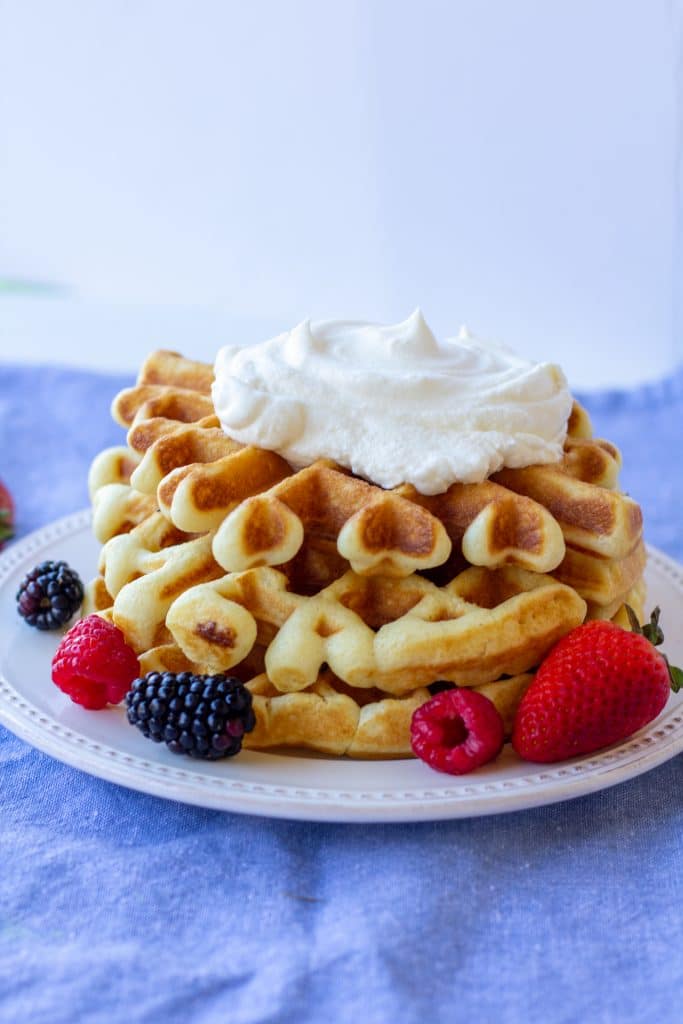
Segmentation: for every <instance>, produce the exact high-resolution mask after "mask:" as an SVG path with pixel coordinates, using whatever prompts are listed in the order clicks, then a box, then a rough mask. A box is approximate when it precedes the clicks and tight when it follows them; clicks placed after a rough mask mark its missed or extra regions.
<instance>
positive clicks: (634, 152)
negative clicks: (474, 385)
mask: <svg viewBox="0 0 683 1024" xmlns="http://www.w3.org/2000/svg"><path fill="white" fill-rule="evenodd" d="M0 9H1V14H2V29H1V34H0V136H1V137H2V147H3V148H2V160H1V162H0V204H1V205H0V277H4V278H5V279H22V278H26V279H31V280H35V279H39V280H45V281H50V282H56V283H58V284H60V285H63V286H65V288H66V292H65V293H64V296H62V297H59V298H57V297H51V298H47V297H44V298H41V299H36V298H35V297H33V296H31V297H25V296H24V297H17V296H7V295H5V296H4V297H2V298H0V355H2V356H3V357H5V358H8V357H9V358H27V359H50V360H53V361H54V360H78V361H81V362H83V363H87V364H98V365H103V366H107V367H110V368H119V367H122V368H133V367H135V366H136V365H137V364H138V363H139V362H140V360H141V358H142V356H143V354H144V353H145V352H146V351H147V349H149V348H151V347H154V346H156V345H159V344H163V345H165V346H167V347H177V348H181V349H182V350H183V351H185V352H186V353H188V354H195V355H197V356H200V357H202V358H211V357H212V355H213V353H214V352H215V350H216V348H217V347H218V346H219V345H220V344H223V343H225V342H226V341H252V340H258V339H259V338H260V337H262V336H267V335H269V334H272V333H275V332H276V331H278V330H283V329H285V328H287V327H289V326H291V325H292V324H293V323H295V322H296V321H298V320H300V319H302V318H303V317H305V316H309V315H310V316H313V317H317V316H318V317H334V316H344V317H354V318H364V317H366V318H369V319H375V320H397V319H403V318H404V317H405V316H407V315H408V313H409V312H410V311H411V310H412V309H413V308H414V307H415V306H416V305H417V304H420V305H421V306H422V308H423V310H424V312H425V315H426V317H427V319H428V321H429V322H430V323H431V325H432V326H433V328H434V329H435V330H436V331H437V332H438V333H441V334H444V333H449V334H450V333H455V331H456V330H457V327H458V325H459V324H460V323H461V322H462V321H466V322H467V323H468V325H469V326H470V327H471V328H472V330H473V331H474V332H475V333H479V334H481V335H482V336H484V337H490V338H497V339H499V340H501V341H504V342H506V343H508V344H510V345H512V346H514V347H516V348H518V349H519V350H521V351H522V352H525V353H526V354H528V355H530V356H532V357H535V358H543V359H552V360H554V361H559V362H561V363H562V364H563V365H564V366H565V368H566V369H567V371H568V373H569V376H570V380H571V382H572V383H573V384H574V385H575V386H580V387H584V388H585V387H593V386H602V385H605V384H615V385H623V384H626V385H628V384H632V383H634V382H636V381H637V380H640V379H646V378H653V377H657V376H660V375H661V374H663V373H665V372H667V370H668V369H669V368H671V366H672V365H673V363H674V362H675V359H676V349H675V345H674V341H673V331H672V304H673V292H674V287H673V278H672V247H673V225H674V219H675V218H674V207H675V189H674V178H675V175H674V164H675V145H676V121H677V114H676V104H675V88H674V64H675V61H674V52H675V44H674V38H673V32H672V21H673V17H672V11H671V7H670V4H669V2H668V0H571V2H570V0H554V2H547V0H451V2H449V0H443V2H437V0H414V2H413V0H411V2H407V0H406V2H399V0H394V2H391V0H326V2H325V0H322V2H314V0H283V2H277V0H269V2H268V0H250V2H249V3H241V2H240V3H237V2H223V3H221V2H218V0H193V2H189V0H176V2H168V0H166V2H161V0H140V2H135V3H133V2H123V0H111V2H105V0H93V2H85V0H71V2H69V0H60V2H59V3H52V2H48V0H45V2H43V3H41V2H37V0H22V2H20V3H19V2H10V0H6V2H4V3H3V2H2V0H0Z"/></svg>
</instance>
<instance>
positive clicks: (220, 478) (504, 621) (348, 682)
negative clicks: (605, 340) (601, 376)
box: [84, 351, 646, 758]
mask: <svg viewBox="0 0 683 1024" xmlns="http://www.w3.org/2000/svg"><path fill="white" fill-rule="evenodd" d="M211 383H212V369H211V367H210V366H207V365H204V364H202V363H197V362H193V361H191V360H188V359H184V358H183V357H181V356H179V355H177V354H175V353H171V352H164V351H161V352H155V353H153V354H152V355H151V356H150V357H149V358H148V359H147V361H146V362H145V364H144V365H143V367H142V370H141V372H140V375H139V378H138V383H137V385H136V386H135V387H133V388H130V389H127V390H125V391H122V392H121V393H120V394H119V395H117V397H116V398H115V400H114V403H113V408H112V412H113V416H114V418H115V420H116V421H117V422H118V423H119V424H120V425H121V426H122V427H124V428H125V429H126V430H127V444H126V445H125V446H121V447H117V448H111V449H107V450H106V451H104V452H102V453H101V454H100V455H98V457H97V458H96V459H95V461H94V463H93V465H92V468H91V472H90V489H91V495H92V502H93V521H94V531H95V534H96V536H97V538H98V540H99V541H100V542H101V543H102V545H103V547H102V552H101V558H100V564H99V573H98V575H97V577H96V578H95V579H94V580H93V581H92V582H91V583H90V584H89V586H88V587H87V595H86V605H85V609H84V613H85V614H89V613H92V612H97V613H99V614H101V615H103V616H104V617H106V618H107V619H109V620H110V621H113V622H114V623H115V624H116V625H117V626H118V627H119V628H120V629H121V630H122V631H123V633H124V635H125V638H126V641H127V642H128V644H129V645H130V646H131V647H132V648H133V649H134V650H135V651H136V653H137V655H138V657H139V660H140V665H141V671H142V672H143V673H146V672H150V671H154V670H156V671H172V672H180V671H188V670H189V671H193V672H198V673H205V674H215V673H219V672H229V673H230V674H231V675H237V676H239V677H240V678H241V679H242V680H243V681H244V682H245V683H246V684H247V685H248V687H249V689H250V690H251V692H252V694H253V700H254V710H255V714H256V721H257V725H256V728H255V730H254V732H253V733H251V734H250V735H249V736H247V737H245V746H248V747H252V748H257V749H262V748H268V747H281V746H290V747H308V748H311V749H314V750H318V751H322V752H325V753H328V754H335V755H343V754H345V755H348V756H351V757H361V758H363V757H367V758H371V757H406V756H410V754H411V750H410V739H409V727H410V719H411V716H412V713H413V711H414V710H415V709H416V708H417V707H419V706H420V704H422V703H423V702H424V701H426V700H428V699H429V697H430V695H431V693H433V692H435V691H436V689H438V688H444V687H445V686H449V685H456V686H466V687H471V688H473V689H476V690H478V691H480V692H482V693H484V694H486V696H488V697H489V698H490V699H491V700H493V702H494V703H495V704H496V706H497V707H498V709H499V711H500V712H501V714H502V716H503V719H504V721H505V723H506V728H507V729H508V730H509V729H510V725H511V721H512V717H513V716H514V712H515V710H516V707H517V705H518V703H519V701H520V699H521V697H522V695H523V693H524V691H525V689H526V688H527V686H528V685H529V683H530V681H531V679H532V673H533V670H534V668H535V667H536V666H537V665H538V664H539V662H540V661H541V660H542V659H543V657H544V656H545V654H546V653H547V652H548V650H549V649H550V648H551V647H552V646H553V644H554V643H555V642H556V641H557V640H558V639H559V638H560V637H562V636H564V634H566V633H567V632H569V630H570V629H572V628H574V627H575V626H577V625H578V624H579V623H581V622H583V621H584V620H585V619H586V618H603V619H614V620H615V621H617V622H619V623H620V624H622V625H625V626H626V627H628V619H627V616H626V612H625V608H624V606H625V604H627V603H628V604H629V605H631V606H632V607H633V608H634V609H635V611H636V614H637V615H638V616H639V617H641V618H642V610H643V602H644V585H643V571H644V567H645V557H646V556H645V548H644V544H643V539H642V516H641V512H640V509H639V507H638V505H637V504H636V503H635V502H634V501H632V500H631V499H630V498H629V497H627V496H626V495H625V494H623V493H622V492H621V491H620V490H619V489H618V482H617V477H618V471H619V465H620V459H619V454H618V452H617V450H616V449H615V447H614V446H613V445H611V444H609V443H608V442H606V441H601V440H596V439H594V438H593V437H592V431H591V425H590V422H589V419H588V416H587V415H586V413H585V411H584V410H583V409H581V407H580V406H578V405H577V404H575V405H574V409H573V412H572V415H571V419H570V422H569V431H568V437H567V441H566V444H565V449H564V457H563V459H562V461H561V462H559V463H553V464H551V465H544V466H530V467H527V468H524V469H505V470H503V471H502V472H500V473H497V474H495V475H494V476H493V477H492V478H491V479H489V480H487V481H485V482H483V483H478V484H457V483H456V484H453V485H452V486H451V487H450V488H449V489H448V490H447V491H445V492H444V493H443V494H439V495H435V496H430V497H427V496H424V495H422V494H420V493H418V492H417V491H416V490H415V489H414V488H413V487H411V486H408V485H403V486H401V487H398V488H395V489H394V490H391V491H387V490H383V489H382V488H380V487H377V486H375V485H373V484H372V483H369V482H367V481H365V480H361V479H359V478H358V477H355V476H353V475H352V474H351V473H349V472H348V471H347V470H344V469H342V468H340V467H339V466H337V465H335V464H334V463H332V462H329V461H327V460H322V459H321V460H320V461H318V462H315V463H314V464H313V465H311V466H308V467H306V468H305V469H301V470H294V469H293V468H292V467H291V466H290V465H289V464H288V463H287V462H285V460H284V459H282V458H281V457H280V456H279V455H277V454H275V453H274V452H270V451H265V450H263V449H258V448H254V447H250V446H245V445H242V444H239V443H238V442H236V441H233V440H232V439H231V438H229V437H227V436H226V434H225V433H224V432H223V430H222V429H221V427H220V425H219V422H218V419H217V418H216V416H215V412H214V408H213V405H212V401H211Z"/></svg>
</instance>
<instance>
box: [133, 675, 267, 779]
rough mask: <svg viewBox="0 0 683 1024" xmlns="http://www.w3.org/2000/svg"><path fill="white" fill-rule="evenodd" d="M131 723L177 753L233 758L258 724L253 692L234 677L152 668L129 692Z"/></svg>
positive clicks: (145, 734)
mask: <svg viewBox="0 0 683 1024" xmlns="http://www.w3.org/2000/svg"><path fill="white" fill-rule="evenodd" d="M126 706H127V708H128V721H129V722H130V723H131V725H136V726H137V727H138V729H139V730H140V731H141V732H142V734H143V736H146V737H147V738H148V739H151V740H154V742H155V743H161V742H164V743H165V744H166V746H167V747H168V749H169V750H171V751H172V752H173V753H174V754H188V755H189V756H190V757H201V758H205V759H207V760H209V761H215V760H217V759H218V758H219V757H232V756H233V755H234V754H238V753H239V751H240V750H241V748H242V737H243V736H244V734H245V732H251V730H252V729H253V728H254V726H255V724H256V719H255V718H254V712H253V711H252V707H251V693H250V692H249V690H247V688H246V687H245V686H244V685H243V684H242V683H241V682H240V680H239V679H236V678H235V677H234V676H226V675H223V674H220V675H215V676H201V675H193V673H192V672H181V673H180V674H178V675H176V674H175V673H173V672H163V673H161V672H149V673H148V674H147V675H146V676H143V677H142V678H141V679H136V680H135V682H134V683H133V685H132V687H131V689H130V692H129V693H127V694H126Z"/></svg>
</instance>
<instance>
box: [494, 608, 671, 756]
mask: <svg viewBox="0 0 683 1024" xmlns="http://www.w3.org/2000/svg"><path fill="white" fill-rule="evenodd" d="M629 618H630V619H631V625H632V627H633V632H629V631H628V630H625V629H622V628H621V627H620V626H615V625H614V623H612V622H603V621H596V622H587V623H584V625H582V626H577V628H576V629H573V630H572V631H571V633H569V634H568V635H567V636H566V637H564V639H562V640H560V642H559V643H558V644H556V646H555V647H553V649H552V651H551V652H550V654H549V655H548V656H547V658H546V659H545V661H544V662H543V663H542V665H541V667H540V668H539V670H538V672H537V673H536V678H535V679H534V681H533V683H532V684H531V686H530V687H529V689H528V690H527V691H526V693H525V694H524V697H523V698H522V702H521V704H520V706H519V708H518V710H517V714H516V716H515V722H514V727H513V732H512V745H513V747H514V748H515V750H516V751H517V753H518V754H519V756H520V757H523V758H524V759H525V760H527V761H541V762H551V761H563V760H564V759H565V758H568V757H575V756H576V755H578V754H589V753H591V752H592V751H594V750H600V749H601V748H602V747H608V746H609V745H610V744H612V743H617V742H619V740H623V739H626V737H627V736H630V735H631V734H632V733H634V732H636V731H637V730H638V729H641V728H642V727H643V726H644V725H647V723H648V722H651V721H652V719H653V718H656V717H657V715H658V714H659V712H660V711H661V710H662V708H663V707H664V705H665V704H666V702H667V699H668V696H669V691H670V690H671V689H673V690H674V692H677V691H678V689H679V688H680V687H681V686H682V685H683V673H681V671H680V669H676V668H672V667H671V666H670V665H669V663H668V661H667V659H666V656H665V655H663V654H660V653H659V652H658V651H656V650H655V647H654V646H653V645H655V644H660V643H661V642H662V641H663V639H664V636H663V634H662V631H661V629H660V628H659V623H658V620H659V608H656V609H655V611H654V612H653V613H652V618H651V620H650V622H649V623H648V625H647V626H645V627H643V628H642V629H641V628H640V626H639V624H638V621H637V619H636V617H635V615H634V614H633V612H632V611H631V610H630V609H629Z"/></svg>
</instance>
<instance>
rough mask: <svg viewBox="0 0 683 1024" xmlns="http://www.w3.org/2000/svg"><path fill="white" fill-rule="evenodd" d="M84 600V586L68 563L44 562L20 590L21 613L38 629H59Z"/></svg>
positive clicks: (19, 610)
mask: <svg viewBox="0 0 683 1024" xmlns="http://www.w3.org/2000/svg"><path fill="white" fill-rule="evenodd" d="M82 601H83V584H82V583H81V580H80V577H79V575H78V573H77V572H74V570H73V569H72V568H71V567H70V566H69V565H67V563H66V562H41V563H40V565H37V566H36V567H35V569H31V571H30V572H29V573H28V574H27V575H26V576H24V578H23V580H22V581H21V586H20V587H19V590H18V591H17V611H18V612H19V614H20V615H21V616H22V618H24V619H26V621H27V622H28V624H29V626H36V627H37V629H59V628H60V626H63V625H64V623H65V622H68V621H69V619H70V618H71V616H72V615H73V614H74V613H75V612H77V611H78V609H79V608H80V606H81V603H82Z"/></svg>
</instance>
